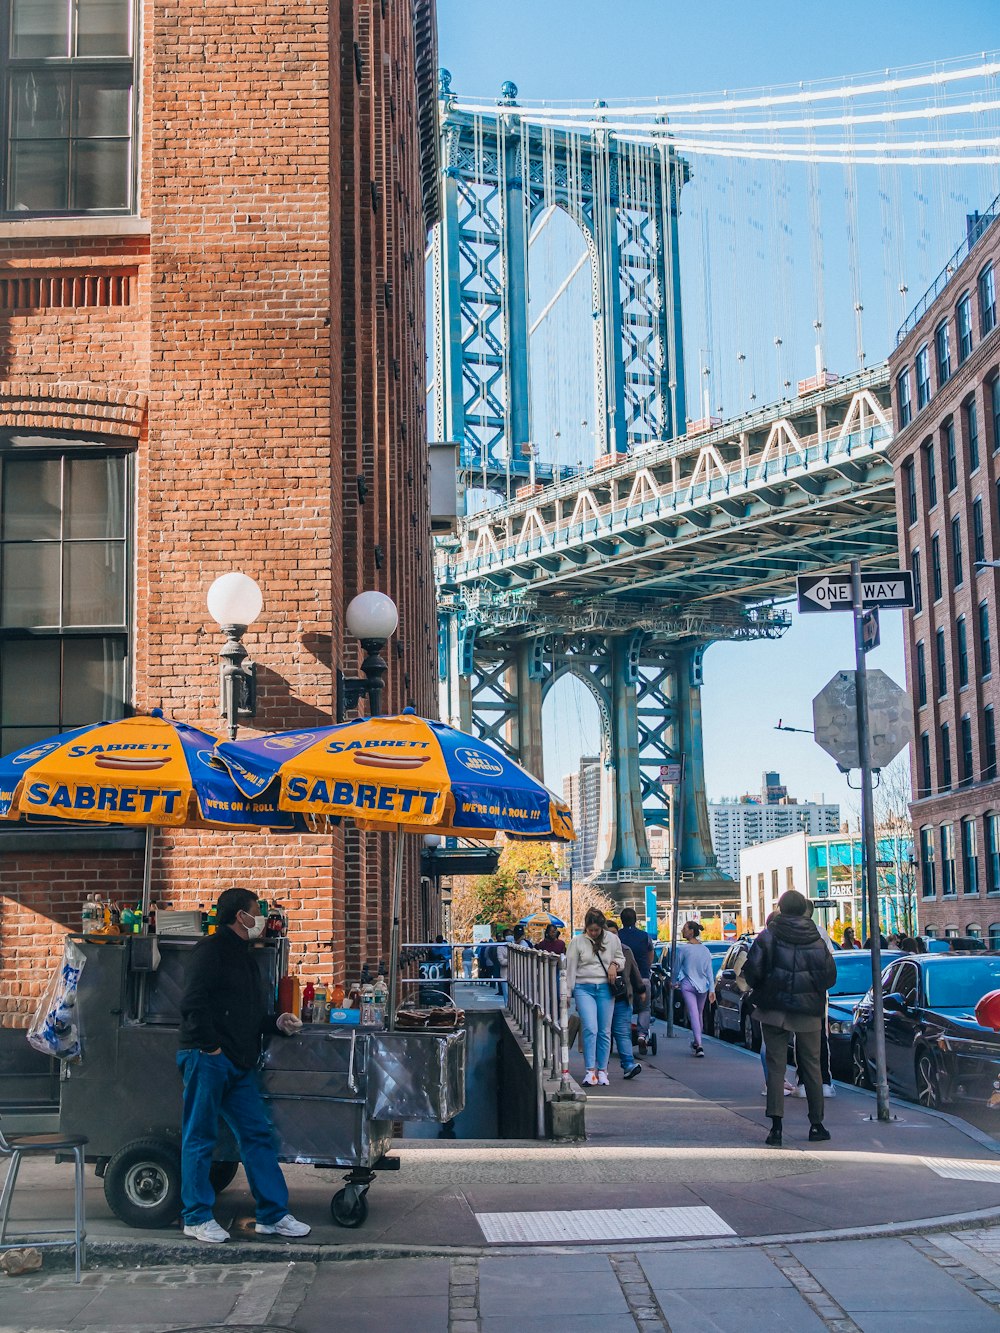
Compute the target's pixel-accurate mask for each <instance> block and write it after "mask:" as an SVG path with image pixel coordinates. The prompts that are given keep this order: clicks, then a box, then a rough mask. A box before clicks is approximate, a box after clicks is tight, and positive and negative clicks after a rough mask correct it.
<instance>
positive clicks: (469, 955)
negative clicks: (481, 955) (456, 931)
mask: <svg viewBox="0 0 1000 1333" xmlns="http://www.w3.org/2000/svg"><path fill="white" fill-rule="evenodd" d="M473 956H474V955H473V951H472V945H471V944H466V945H463V946H462V979H463V980H464V981H471V980H472V959H473Z"/></svg>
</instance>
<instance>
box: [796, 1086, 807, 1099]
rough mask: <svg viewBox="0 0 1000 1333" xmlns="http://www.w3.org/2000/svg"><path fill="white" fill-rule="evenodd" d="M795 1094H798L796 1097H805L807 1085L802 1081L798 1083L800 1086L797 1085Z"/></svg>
mask: <svg viewBox="0 0 1000 1333" xmlns="http://www.w3.org/2000/svg"><path fill="white" fill-rule="evenodd" d="M795 1095H796V1097H805V1096H806V1085H805V1084H804V1083H800V1084H798V1086H797V1087H796V1089H795Z"/></svg>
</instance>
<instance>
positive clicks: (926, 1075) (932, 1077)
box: [914, 1048, 944, 1111]
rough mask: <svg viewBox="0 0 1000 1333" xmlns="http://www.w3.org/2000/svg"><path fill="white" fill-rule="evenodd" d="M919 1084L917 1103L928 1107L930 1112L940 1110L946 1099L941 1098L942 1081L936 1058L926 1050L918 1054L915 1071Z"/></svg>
mask: <svg viewBox="0 0 1000 1333" xmlns="http://www.w3.org/2000/svg"><path fill="white" fill-rule="evenodd" d="M914 1073H915V1075H916V1083H917V1101H918V1102H919V1103H920V1105H921V1106H926V1107H927V1109H928V1111H936V1110H938V1109H939V1108H940V1106H941V1104H942V1102H943V1101H944V1098H943V1097H942V1096H941V1079H940V1076H939V1074H938V1070H937V1065H936V1064H935V1062H934V1057H933V1055H931V1053H930V1051H928V1050H927V1049H926V1048H924V1049H923V1050H921V1051H919V1052H918V1053H917V1059H916V1065H915V1069H914Z"/></svg>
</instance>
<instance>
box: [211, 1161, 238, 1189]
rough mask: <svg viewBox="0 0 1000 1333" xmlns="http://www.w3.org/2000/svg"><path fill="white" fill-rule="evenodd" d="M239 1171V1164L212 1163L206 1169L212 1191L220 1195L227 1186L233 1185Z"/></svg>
mask: <svg viewBox="0 0 1000 1333" xmlns="http://www.w3.org/2000/svg"><path fill="white" fill-rule="evenodd" d="M239 1169H240V1164H239V1162H213V1163H212V1165H211V1166H210V1167H209V1169H208V1178H209V1180H210V1181H211V1182H212V1189H214V1190H215V1192H216V1194H221V1193H222V1191H223V1190H224V1189H226V1187H227V1186H229V1185H231V1184H232V1183H233V1181H234V1180H235V1179H236V1172H237V1171H238V1170H239Z"/></svg>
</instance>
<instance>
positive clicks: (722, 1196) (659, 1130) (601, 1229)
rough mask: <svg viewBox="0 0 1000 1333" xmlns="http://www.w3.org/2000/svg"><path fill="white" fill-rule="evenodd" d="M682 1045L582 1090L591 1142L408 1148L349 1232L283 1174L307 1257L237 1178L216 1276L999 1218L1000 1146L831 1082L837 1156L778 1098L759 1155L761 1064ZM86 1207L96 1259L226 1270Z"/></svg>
mask: <svg viewBox="0 0 1000 1333" xmlns="http://www.w3.org/2000/svg"><path fill="white" fill-rule="evenodd" d="M688 1040H689V1039H688V1035H687V1032H686V1031H685V1030H680V1031H679V1034H678V1036H677V1037H676V1038H675V1039H674V1040H673V1041H672V1042H668V1041H667V1040H666V1039H665V1037H663V1036H662V1033H661V1037H660V1043H659V1054H658V1055H657V1056H654V1057H650V1058H648V1059H647V1060H646V1061H644V1069H643V1073H642V1074H641V1075H640V1076H639V1077H638V1078H636V1079H634V1080H632V1081H630V1082H628V1083H626V1082H624V1081H623V1080H622V1078H621V1073H620V1070H619V1069H618V1067H617V1060H616V1061H615V1063H614V1066H613V1067H612V1070H611V1078H612V1083H611V1086H610V1087H608V1088H595V1089H592V1090H591V1093H592V1095H591V1096H590V1099H589V1102H588V1106H587V1127H588V1135H589V1137H588V1140H587V1142H586V1143H579V1144H577V1143H558V1144H555V1143H539V1142H535V1141H529V1142H502V1143H496V1142H488V1143H486V1142H475V1141H461V1140H458V1141H455V1140H444V1139H414V1140H403V1141H402V1142H401V1143H400V1144H399V1145H398V1148H397V1151H398V1152H399V1156H400V1157H401V1159H402V1168H401V1170H400V1171H399V1172H398V1173H394V1174H392V1173H390V1174H383V1175H379V1176H378V1177H377V1178H376V1180H375V1182H374V1184H373V1185H372V1188H371V1191H370V1193H369V1196H368V1197H369V1203H370V1206H371V1211H370V1215H369V1218H368V1220H367V1222H366V1223H365V1224H364V1226H363V1227H361V1228H360V1229H358V1230H354V1231H349V1230H344V1229H342V1228H340V1227H338V1226H335V1225H334V1224H333V1223H332V1221H331V1219H330V1213H329V1203H330V1198H331V1196H332V1195H333V1194H334V1193H335V1191H336V1190H338V1189H339V1188H340V1185H341V1179H340V1177H341V1173H340V1172H339V1171H319V1170H316V1169H315V1168H313V1167H309V1166H288V1167H286V1172H287V1175H288V1179H289V1184H290V1188H291V1194H292V1200H293V1208H294V1211H295V1212H296V1214H297V1215H299V1216H301V1217H302V1218H303V1219H304V1220H305V1221H307V1222H309V1223H310V1224H311V1225H312V1227H313V1234H312V1236H311V1237H310V1238H309V1242H308V1245H307V1247H306V1248H305V1253H304V1254H303V1249H302V1247H299V1246H296V1247H289V1246H287V1245H274V1244H271V1243H269V1242H266V1241H263V1240H262V1239H260V1238H258V1237H256V1236H255V1234H254V1231H253V1207H252V1198H251V1196H250V1194H249V1191H248V1190H247V1187H246V1181H245V1178H244V1176H243V1173H242V1172H240V1173H239V1175H238V1176H237V1178H236V1181H235V1182H234V1183H233V1185H232V1186H231V1187H230V1188H229V1189H228V1190H226V1191H225V1192H224V1193H223V1194H222V1195H220V1196H219V1200H218V1205H217V1216H218V1218H219V1220H220V1221H221V1222H222V1223H223V1225H224V1226H226V1227H227V1228H229V1229H231V1230H232V1231H233V1234H234V1242H235V1241H236V1238H237V1237H239V1238H240V1239H239V1241H238V1243H231V1244H230V1245H229V1246H228V1247H227V1250H226V1255H225V1258H224V1259H222V1262H236V1261H238V1260H240V1259H244V1260H252V1261H257V1260H260V1259H269V1258H271V1257H275V1258H281V1259H283V1260H287V1259H289V1258H292V1257H293V1255H294V1256H295V1257H299V1256H302V1257H306V1258H309V1259H316V1258H323V1257H325V1256H327V1255H328V1254H331V1253H332V1252H336V1253H337V1254H338V1255H340V1256H341V1257H352V1256H365V1257H367V1256H370V1255H372V1254H375V1253H378V1254H382V1255H386V1256H391V1255H400V1254H412V1253H423V1254H427V1253H437V1254H442V1253H443V1254H454V1253H455V1252H462V1251H464V1252H478V1251H486V1250H496V1249H497V1248H503V1247H506V1248H510V1247H517V1246H519V1245H530V1244H538V1243H546V1242H547V1243H553V1244H567V1243H568V1244H572V1243H574V1242H579V1243H584V1242H589V1243H591V1244H593V1243H602V1242H603V1243H605V1244H616V1243H630V1242H634V1243H637V1244H643V1243H650V1242H670V1241H673V1242H676V1243H692V1242H694V1243H699V1244H701V1245H708V1244H711V1243H713V1241H718V1240H719V1239H720V1238H724V1240H725V1243H726V1244H728V1245H730V1246H733V1247H739V1246H746V1245H754V1244H757V1245H759V1244H760V1243H761V1242H762V1241H763V1240H765V1239H768V1238H779V1239H780V1240H781V1241H782V1242H784V1241H785V1240H787V1239H789V1238H790V1239H792V1240H798V1239H799V1238H801V1237H806V1236H810V1235H815V1236H822V1235H829V1234H830V1233H836V1234H843V1235H847V1236H853V1235H856V1234H857V1232H858V1230H859V1228H865V1229H871V1230H874V1231H875V1232H877V1233H879V1234H893V1233H894V1232H895V1231H897V1230H900V1229H909V1230H918V1231H919V1230H924V1231H926V1230H927V1229H928V1228H930V1227H932V1226H942V1227H947V1226H951V1227H954V1226H957V1225H967V1224H970V1223H976V1222H978V1223H981V1224H984V1225H985V1224H987V1223H988V1222H990V1221H991V1220H993V1219H994V1218H995V1219H997V1220H1000V1151H996V1149H997V1148H1000V1145H998V1144H995V1143H994V1142H993V1140H992V1139H990V1138H988V1137H987V1136H986V1135H984V1134H982V1133H981V1132H980V1131H976V1130H973V1129H972V1128H971V1127H967V1128H966V1130H965V1131H964V1132H963V1130H962V1129H960V1128H959V1127H958V1125H957V1123H951V1122H949V1119H948V1118H947V1117H939V1116H934V1115H931V1114H929V1113H927V1112H924V1111H921V1110H920V1109H919V1108H917V1107H914V1106H911V1105H909V1104H908V1103H899V1104H897V1105H895V1106H894V1111H895V1115H896V1119H895V1120H894V1121H893V1122H892V1123H891V1124H888V1125H883V1124H879V1123H878V1122H877V1121H873V1120H871V1119H869V1118H868V1117H869V1116H870V1115H871V1114H872V1112H873V1105H874V1098H873V1096H872V1095H871V1094H870V1093H863V1092H860V1091H857V1090H853V1089H850V1088H847V1087H845V1086H843V1085H840V1086H839V1087H838V1095H837V1097H836V1098H835V1099H834V1100H832V1101H829V1102H828V1106H827V1118H826V1123H827V1126H828V1128H829V1129H830V1131H831V1133H832V1135H833V1139H832V1141H831V1142H830V1143H827V1144H808V1143H807V1141H806V1134H807V1130H808V1122H807V1117H806V1106H805V1102H804V1101H802V1100H799V1099H798V1098H788V1099H787V1100H786V1107H785V1110H786V1116H785V1144H786V1147H785V1148H784V1149H782V1150H774V1149H768V1148H765V1147H764V1146H763V1140H764V1136H765V1134H766V1131H767V1121H766V1118H765V1116H764V1099H763V1097H762V1096H761V1089H762V1086H763V1076H762V1072H761V1067H760V1062H759V1060H758V1059H757V1058H756V1057H754V1056H751V1055H749V1054H747V1053H746V1052H744V1051H743V1050H742V1049H739V1048H736V1047H733V1046H728V1045H726V1044H725V1043H721V1042H708V1043H707V1045H706V1050H707V1052H708V1054H707V1058H706V1059H704V1060H695V1059H694V1058H692V1056H691V1053H690V1049H689V1045H688ZM574 1059H578V1057H576V1056H575V1055H574ZM575 1072H576V1074H577V1076H579V1074H580V1073H581V1072H582V1071H581V1070H579V1069H577V1070H576V1071H575ZM24 1170H25V1173H26V1174H27V1173H29V1172H30V1173H31V1174H30V1176H29V1179H30V1180H31V1181H32V1182H33V1186H34V1187H33V1188H32V1189H30V1190H27V1189H24V1188H23V1187H22V1186H19V1189H18V1192H17V1194H16V1195H15V1215H19V1216H20V1218H21V1219H22V1220H24V1221H28V1220H34V1221H35V1222H36V1223H37V1224H39V1225H44V1224H45V1222H46V1220H48V1222H49V1224H50V1225H51V1222H52V1219H59V1218H66V1217H68V1216H69V1215H70V1213H71V1194H70V1190H69V1183H70V1177H71V1172H70V1170H69V1168H68V1167H64V1166H57V1165H56V1164H54V1163H45V1164H40V1163H29V1164H27V1165H26V1166H25V1168H24ZM87 1210H88V1231H89V1235H90V1239H91V1242H92V1248H93V1254H94V1257H95V1258H97V1257H98V1256H99V1255H108V1256H112V1255H115V1256H118V1257H121V1258H123V1259H126V1260H132V1261H141V1262H169V1261H171V1257H172V1256H174V1255H176V1256H178V1257H179V1255H180V1254H181V1253H183V1255H184V1261H185V1262H208V1261H210V1262H212V1263H216V1262H219V1261H220V1256H219V1255H218V1252H217V1251H214V1250H211V1248H210V1247H196V1246H193V1245H192V1242H190V1241H188V1240H185V1239H184V1237H183V1236H182V1235H181V1234H180V1231H179V1229H178V1228H176V1227H175V1228H172V1229H170V1230H165V1231H135V1230H130V1229H129V1228H127V1227H125V1226H124V1224H122V1223H121V1222H119V1221H118V1220H117V1218H115V1217H114V1216H113V1214H112V1213H111V1212H110V1210H109V1209H108V1207H107V1204H106V1203H105V1200H104V1193H103V1188H102V1185H101V1182H100V1181H98V1180H97V1179H96V1177H95V1176H94V1175H93V1173H92V1171H91V1172H89V1174H88V1181H87ZM623 1210H624V1211H623ZM192 1251H195V1253H192ZM206 1251H208V1254H206Z"/></svg>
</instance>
